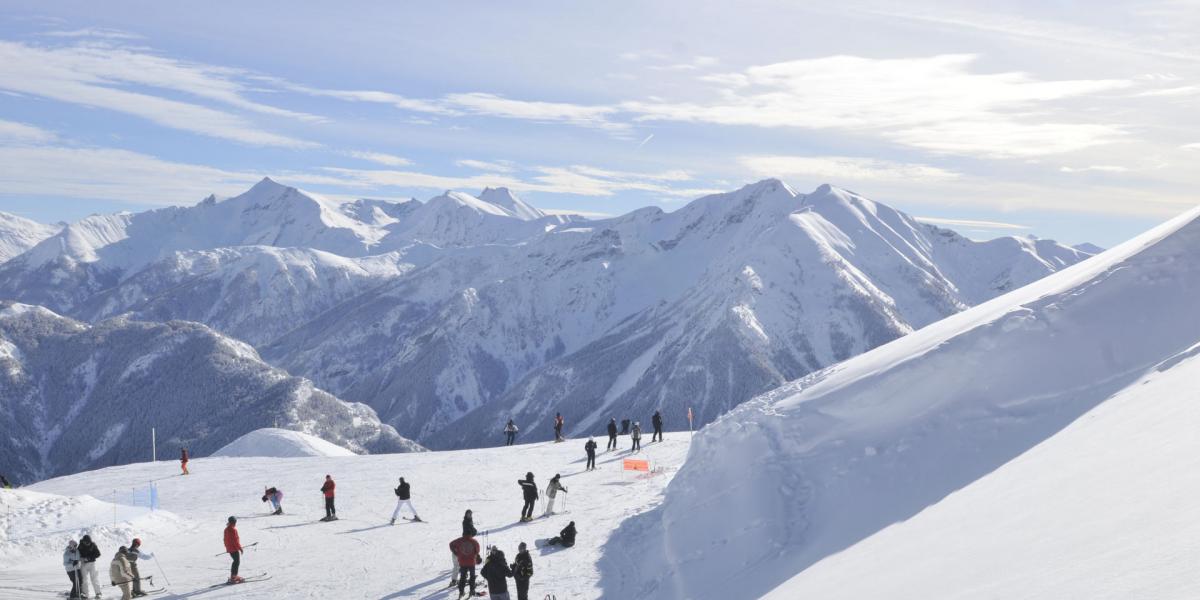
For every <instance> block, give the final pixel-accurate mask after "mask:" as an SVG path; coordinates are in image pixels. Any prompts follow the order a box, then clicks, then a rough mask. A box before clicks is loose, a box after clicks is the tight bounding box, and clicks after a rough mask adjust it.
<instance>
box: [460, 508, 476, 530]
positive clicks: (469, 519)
mask: <svg viewBox="0 0 1200 600" xmlns="http://www.w3.org/2000/svg"><path fill="white" fill-rule="evenodd" d="M462 534H463V537H467V536H471V537H475V536H477V535H479V530H478V529H475V513H473V512H471V509H469V508H468V509H467V512H465V513H463V522H462Z"/></svg>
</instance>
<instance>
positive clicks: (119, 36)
mask: <svg viewBox="0 0 1200 600" xmlns="http://www.w3.org/2000/svg"><path fill="white" fill-rule="evenodd" d="M39 35H43V36H46V37H55V38H90V39H104V40H140V39H142V37H143V36H140V35H138V34H136V33H130V32H128V31H122V30H120V29H108V28H105V27H85V28H83V29H71V30H58V31H44V32H42V33H41V34H39Z"/></svg>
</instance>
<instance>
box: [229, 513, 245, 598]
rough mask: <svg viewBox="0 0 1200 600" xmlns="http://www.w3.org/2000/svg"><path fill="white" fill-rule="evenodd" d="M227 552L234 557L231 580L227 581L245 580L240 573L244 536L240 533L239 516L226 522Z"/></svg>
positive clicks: (231, 582)
mask: <svg viewBox="0 0 1200 600" xmlns="http://www.w3.org/2000/svg"><path fill="white" fill-rule="evenodd" d="M224 541H225V552H228V553H229V556H230V558H232V559H233V565H231V566H230V567H229V581H227V582H225V583H230V584H233V583H241V582H243V581H245V579H244V578H242V577H241V576H240V575H238V567H240V566H241V565H242V538H241V537H240V536H239V535H238V530H237V517H229V520H228V521H226V524H225V540H224Z"/></svg>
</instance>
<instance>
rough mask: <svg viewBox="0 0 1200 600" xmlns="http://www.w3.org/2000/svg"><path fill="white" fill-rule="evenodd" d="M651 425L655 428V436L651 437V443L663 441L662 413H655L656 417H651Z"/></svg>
mask: <svg viewBox="0 0 1200 600" xmlns="http://www.w3.org/2000/svg"><path fill="white" fill-rule="evenodd" d="M650 424H651V425H653V426H654V435H652V436H650V443H651V444H653V443H654V441H655V440H658V441H660V442H661V441H662V413H661V412H659V411H657V410H656V411H654V416H653V417H650Z"/></svg>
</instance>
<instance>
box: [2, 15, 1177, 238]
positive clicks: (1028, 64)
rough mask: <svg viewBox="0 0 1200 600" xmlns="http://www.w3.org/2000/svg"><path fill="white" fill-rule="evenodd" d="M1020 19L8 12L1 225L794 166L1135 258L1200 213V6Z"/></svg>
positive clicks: (612, 194)
mask: <svg viewBox="0 0 1200 600" xmlns="http://www.w3.org/2000/svg"><path fill="white" fill-rule="evenodd" d="M822 4H825V3H822ZM994 4H995V3H985V2H975V3H973V2H961V1H959V2H945V3H938V2H906V3H903V4H902V5H901V4H897V3H870V2H864V3H858V2H846V3H839V6H838V7H836V8H832V7H827V6H821V5H820V4H818V3H796V2H759V1H744V2H738V3H726V2H705V1H690V2H653V3H635V2H604V3H561V2H559V3H550V2H540V3H539V2H527V3H516V4H514V3H484V2H478V3H455V2H445V3H397V2H374V3H373V2H360V3H355V4H354V5H353V8H352V9H351V8H342V9H340V10H337V11H334V10H326V9H323V8H321V6H324V5H323V4H322V3H296V2H255V3H246V2H206V3H189V4H183V3H162V2H121V1H117V2H104V3H95V2H69V3H55V4H54V5H49V4H48V3H44V2H19V1H10V2H6V3H5V5H4V7H3V8H0V210H5V211H8V212H14V213H17V214H20V215H23V216H26V217H29V218H35V219H38V220H42V221H55V220H73V219H77V218H79V217H81V216H84V215H86V214H90V213H95V212H108V211H114V210H144V209H146V208H149V207H152V206H161V205H168V204H193V203H195V202H198V201H199V200H200V199H201V198H203V197H204V196H205V195H207V194H209V193H217V194H218V195H231V194H235V193H238V192H240V191H242V190H244V189H245V188H247V187H248V186H249V185H250V184H252V183H253V182H254V181H255V180H257V179H258V178H260V177H262V176H264V175H269V176H271V177H273V178H275V179H277V180H278V181H281V182H283V183H288V184H292V185H296V186H298V187H301V188H304V189H308V190H312V191H315V192H320V193H324V194H328V195H332V196H338V197H347V198H351V197H376V198H397V199H399V198H408V197H414V196H415V197H417V198H420V199H426V198H429V197H431V196H433V195H435V194H436V193H438V192H440V191H442V190H444V189H460V190H463V191H469V192H476V193H477V192H478V190H479V189H480V188H482V187H483V186H486V185H493V186H496V185H507V186H509V187H512V188H514V189H515V190H517V191H518V192H519V193H520V194H521V195H522V196H523V197H524V198H525V199H527V200H528V201H530V202H531V203H533V204H535V205H538V206H540V207H543V208H549V209H562V210H571V211H584V212H594V213H606V214H618V213H623V212H627V211H629V210H632V209H634V208H638V207H641V206H645V205H648V204H656V205H660V206H662V207H664V208H666V209H668V210H671V209H674V208H677V207H679V206H682V205H683V204H684V203H685V202H687V201H688V200H690V199H693V198H695V197H698V196H700V195H703V194H705V193H709V192H713V191H725V190H730V189H734V188H737V187H740V186H741V185H743V184H745V183H748V182H751V181H755V180H758V179H762V178H764V177H772V176H773V177H779V178H781V179H783V180H784V181H786V182H788V183H789V184H791V185H792V186H793V187H794V188H795V189H797V190H798V191H801V192H805V191H810V190H811V189H813V188H815V187H816V186H817V185H819V184H821V183H825V182H829V183H832V184H834V185H838V186H841V187H845V188H849V189H852V190H855V191H857V192H859V193H862V194H864V195H866V196H868V197H871V198H873V199H876V200H879V201H882V202H887V203H889V204H892V205H894V206H896V207H898V208H901V209H903V210H906V211H908V212H910V213H912V214H914V215H917V216H920V217H927V218H931V219H937V220H939V222H942V223H946V224H949V225H951V226H953V227H955V228H957V229H959V230H960V231H963V232H965V233H967V234H968V235H972V236H974V237H990V236H994V235H1000V234H1006V233H1007V234H1026V233H1029V234H1035V235H1039V236H1042V237H1053V238H1057V239H1060V240H1063V241H1066V242H1069V243H1078V242H1083V241H1092V242H1096V243H1099V244H1102V245H1112V244H1115V243H1117V242H1119V241H1121V240H1123V239H1125V238H1127V237H1129V236H1132V235H1134V234H1136V233H1138V232H1140V231H1142V230H1144V229H1146V228H1147V227H1149V226H1151V225H1152V224H1154V223H1156V222H1158V221H1161V220H1163V219H1165V218H1167V217H1169V216H1171V215H1173V214H1176V213H1178V212H1181V211H1182V210H1185V209H1187V208H1189V207H1191V206H1193V205H1194V204H1196V203H1197V197H1196V195H1195V193H1194V189H1195V187H1196V184H1197V183H1198V181H1197V180H1198V179H1200V176H1198V175H1197V173H1200V169H1197V162H1198V159H1200V117H1197V111H1196V108H1197V106H1198V104H1200V38H1197V36H1195V35H1194V32H1195V31H1197V30H1200V2H1197V1H1196V0H1166V1H1156V2H1128V3H1126V2H1112V3H1103V5H1102V6H1101V5H1096V6H1089V7H1088V9H1087V10H1080V9H1079V5H1078V4H1073V3H1046V2H1012V3H1005V4H1006V6H1005V7H1004V8H996V7H995V6H993V5H994ZM897 6H903V11H902V12H898V11H897V9H896V7H897Z"/></svg>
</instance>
